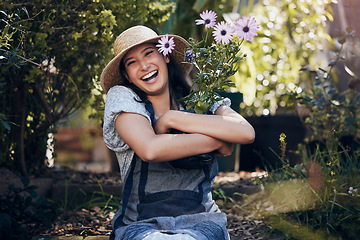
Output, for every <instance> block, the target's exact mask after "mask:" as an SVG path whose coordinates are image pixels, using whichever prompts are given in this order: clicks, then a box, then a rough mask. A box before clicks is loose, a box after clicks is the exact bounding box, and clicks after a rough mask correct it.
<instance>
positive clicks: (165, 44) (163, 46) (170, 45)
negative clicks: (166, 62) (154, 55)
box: [156, 34, 175, 56]
mask: <svg viewBox="0 0 360 240" xmlns="http://www.w3.org/2000/svg"><path fill="white" fill-rule="evenodd" d="M158 42H159V44H157V45H156V47H158V48H159V49H158V51H159V52H161V53H162V54H163V55H164V56H166V55H168V54H169V53H171V51H172V50H173V49H174V47H175V42H174V38H173V37H172V38H170V39H169V35H168V34H166V35H165V36H162V37H161V38H160V40H159V41H158Z"/></svg>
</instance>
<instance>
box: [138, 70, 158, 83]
mask: <svg viewBox="0 0 360 240" xmlns="http://www.w3.org/2000/svg"><path fill="white" fill-rule="evenodd" d="M157 75H158V71H157V70H154V71H152V72H149V73H148V74H146V75H145V76H143V77H142V78H141V80H143V81H149V80H150V79H152V78H154V77H156V76H157Z"/></svg>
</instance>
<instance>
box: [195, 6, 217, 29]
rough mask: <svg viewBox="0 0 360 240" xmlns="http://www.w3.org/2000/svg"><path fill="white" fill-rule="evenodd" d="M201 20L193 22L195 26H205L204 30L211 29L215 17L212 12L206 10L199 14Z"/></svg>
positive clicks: (214, 22)
mask: <svg viewBox="0 0 360 240" xmlns="http://www.w3.org/2000/svg"><path fill="white" fill-rule="evenodd" d="M200 17H201V18H202V19H197V20H195V23H196V25H201V24H204V25H205V29H207V28H212V27H214V26H215V24H216V18H217V15H216V13H215V12H214V11H213V10H210V11H209V10H206V11H203V12H202V13H200Z"/></svg>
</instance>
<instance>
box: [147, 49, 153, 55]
mask: <svg viewBox="0 0 360 240" xmlns="http://www.w3.org/2000/svg"><path fill="white" fill-rule="evenodd" d="M153 52H154V51H153V50H151V51H148V52H146V53H145V56H147V55H150V54H151V53H153Z"/></svg>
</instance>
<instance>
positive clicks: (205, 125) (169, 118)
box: [158, 106, 255, 144]
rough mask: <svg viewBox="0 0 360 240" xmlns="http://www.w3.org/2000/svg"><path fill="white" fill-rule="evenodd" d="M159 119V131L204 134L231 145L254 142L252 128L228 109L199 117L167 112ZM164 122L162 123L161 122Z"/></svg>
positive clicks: (220, 109)
mask: <svg viewBox="0 0 360 240" xmlns="http://www.w3.org/2000/svg"><path fill="white" fill-rule="evenodd" d="M164 115H165V116H164V119H161V118H160V119H159V120H160V121H159V125H162V124H164V126H159V128H158V130H159V131H165V129H172V128H174V129H178V130H180V131H183V132H188V133H200V134H205V135H208V136H211V137H214V138H217V139H220V140H222V141H226V142H231V143H242V144H246V143H251V142H253V141H254V138H255V132H254V129H253V127H252V126H251V125H250V124H249V123H248V122H247V121H246V120H245V119H244V118H243V117H242V116H241V115H239V114H238V113H236V112H235V111H233V110H232V109H230V108H228V107H225V106H224V107H220V108H219V109H218V110H217V111H216V115H200V114H193V113H187V112H182V111H169V112H167V113H166V114H164ZM161 120H164V121H161Z"/></svg>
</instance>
